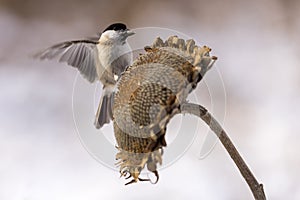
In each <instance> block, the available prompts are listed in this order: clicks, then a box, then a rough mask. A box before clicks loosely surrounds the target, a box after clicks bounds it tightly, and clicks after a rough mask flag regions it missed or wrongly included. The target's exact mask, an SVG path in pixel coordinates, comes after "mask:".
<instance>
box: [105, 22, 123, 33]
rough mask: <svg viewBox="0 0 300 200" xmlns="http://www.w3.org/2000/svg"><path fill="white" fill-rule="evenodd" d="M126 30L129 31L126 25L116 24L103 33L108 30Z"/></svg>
mask: <svg viewBox="0 0 300 200" xmlns="http://www.w3.org/2000/svg"><path fill="white" fill-rule="evenodd" d="M126 29H127V27H126V25H125V24H122V23H115V24H112V25H110V26H108V27H107V28H106V29H105V30H104V31H103V32H105V31H108V30H114V31H119V30H126Z"/></svg>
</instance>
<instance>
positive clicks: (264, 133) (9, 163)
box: [0, 0, 300, 200]
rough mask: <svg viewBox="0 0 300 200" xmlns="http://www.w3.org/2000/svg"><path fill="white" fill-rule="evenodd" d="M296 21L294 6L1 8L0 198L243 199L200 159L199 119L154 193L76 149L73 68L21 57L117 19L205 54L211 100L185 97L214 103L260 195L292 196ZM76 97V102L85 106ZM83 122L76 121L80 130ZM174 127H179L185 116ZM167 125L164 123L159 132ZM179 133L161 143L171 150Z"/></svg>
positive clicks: (221, 160) (229, 179)
mask: <svg viewBox="0 0 300 200" xmlns="http://www.w3.org/2000/svg"><path fill="white" fill-rule="evenodd" d="M299 18H300V1H297V0H262V1H258V0H254V1H238V0H226V1H179V0H176V1H166V0H165V1H163V0H160V1H158V0H157V1H156V0H152V1H133V0H124V1H116V0H107V1H96V0H89V1H79V0H75V1H72V0H64V1H61V0H51V1H49V0H48V1H46V0H39V1H38V0H23V1H21V0H0V30H1V31H0V91H1V96H0V199H1V200H2V199H3V200H40V199H43V200H48V199H49V200H53V199H64V200H65V199H66V200H67V199H72V200H84V199H87V200H96V199H97V200H99V199H131V200H136V199H145V200H147V199H149V200H150V199H151V200H152V199H166V198H168V199H230V200H234V199H253V198H252V195H251V193H250V190H249V189H248V186H247V185H246V183H245V181H244V180H243V179H242V177H241V175H240V174H239V172H238V170H237V168H236V167H235V165H234V163H233V162H232V160H231V159H230V158H229V156H228V154H227V152H226V151H225V150H224V148H223V147H222V146H221V145H220V144H219V143H218V144H217V145H216V146H215V148H214V149H213V151H212V152H211V153H210V154H209V155H208V156H207V157H206V158H204V159H199V152H200V150H201V145H202V144H203V143H204V142H205V138H206V133H207V127H206V126H205V124H204V123H201V122H199V124H198V125H199V130H203V131H199V132H197V133H196V138H194V140H193V141H191V142H193V143H192V144H191V146H190V148H188V150H187V151H186V152H185V153H184V154H183V155H181V156H180V158H179V159H178V160H177V161H176V162H173V163H172V164H170V165H168V167H165V168H163V169H161V170H160V180H159V182H158V183H157V184H156V185H151V184H149V183H139V184H133V185H130V186H126V187H125V186H124V183H125V181H124V180H123V179H119V173H118V172H117V171H116V170H112V169H111V168H109V167H107V166H105V165H103V164H101V163H100V162H98V160H97V159H94V158H93V156H91V155H90V154H89V153H88V152H87V150H86V147H84V146H83V145H82V141H81V140H80V139H79V137H78V134H77V130H76V126H75V124H74V120H73V110H72V94H73V84H74V80H75V77H76V75H77V71H76V70H75V69H74V68H72V67H69V66H66V65H65V64H58V63H56V62H53V61H47V62H40V61H37V60H34V59H32V57H31V55H32V54H34V53H35V52H37V51H38V50H40V49H43V48H45V47H48V46H50V45H52V44H55V43H57V42H61V41H65V40H70V39H80V38H84V37H86V36H91V35H94V34H95V33H97V32H99V31H101V30H103V29H104V28H106V27H107V26H108V25H109V24H111V23H113V22H119V21H122V22H125V23H126V24H127V25H128V26H129V27H130V28H143V27H163V28H169V29H173V30H176V31H179V32H182V33H184V34H186V35H188V36H190V37H192V38H194V39H196V40H197V41H198V42H199V43H201V45H203V44H206V45H208V46H210V47H211V48H212V49H213V52H212V54H213V55H216V56H218V58H219V59H218V61H217V64H216V65H215V66H214V69H213V70H215V71H213V70H212V72H208V73H207V74H206V81H207V82H206V83H207V84H208V86H207V87H208V88H209V89H210V90H211V91H213V93H214V95H213V96H214V99H213V100H212V99H209V98H207V94H206V93H207V91H206V90H207V87H206V86H205V84H204V83H201V84H199V86H198V88H197V90H196V91H195V93H194V94H193V95H194V96H196V97H197V99H198V103H201V104H203V105H204V106H206V107H208V108H209V109H210V108H211V107H212V105H211V102H212V101H213V104H214V110H215V111H214V112H216V113H217V114H216V117H217V119H218V120H219V121H221V122H223V125H224V127H225V129H226V130H227V132H228V133H229V135H230V137H231V138H232V140H233V142H234V143H235V144H236V146H237V148H238V149H239V151H240V152H241V154H242V156H243V157H244V158H245V160H246V161H247V163H248V164H249V166H250V168H251V169H252V170H253V173H254V174H255V175H256V177H257V178H258V180H259V181H260V182H262V183H263V184H264V185H265V192H266V194H267V197H268V199H273V200H280V199H290V200H296V199H300V184H299V179H300V173H299V166H300V123H299V122H298V120H299V116H300V107H299V101H300V88H299V87H300V56H299V55H300V39H299V33H300V20H299ZM158 34H159V33H158ZM216 71H218V72H220V74H221V77H222V80H223V83H224V88H225V92H226V96H224V90H223V87H220V77H217V75H218V73H217V72H216ZM78 78H80V77H78ZM214 80H216V81H215V82H214ZM83 82H84V81H83ZM89 87H90V88H92V90H93V89H94V88H95V85H89ZM205 91H206V92H205ZM83 94H84V93H82V95H80V90H79V96H77V97H76V98H79V99H77V100H78V101H79V102H80V101H83V102H89V101H90V100H89V99H86V96H84V95H83ZM80 98H82V99H80ZM223 105H224V106H225V108H224V106H223ZM77 108H78V107H77ZM78 109H80V108H78ZM81 109H82V110H85V107H84V106H83V107H82V108H81ZM218 109H219V110H218ZM218 112H219V113H220V114H218ZM93 116H94V113H93V112H90V115H88V116H86V117H85V115H84V116H83V118H86V120H87V121H90V128H91V129H93ZM187 119H188V120H187ZM176 120H177V121H179V122H189V118H188V116H185V117H182V118H177V119H174V121H175V122H176ZM191 126H192V124H191ZM176 129H178V127H177V123H174V122H173V123H172V122H171V124H170V129H169V130H176ZM111 130H112V129H111V124H110V126H107V127H105V129H104V131H103V133H98V134H105V137H106V138H107V139H108V140H109V141H111V140H112V142H113V137H112V135H113V134H112V133H110V132H111ZM175 132H176V131H175ZM183 132H184V131H183ZM186 132H189V130H187V131H186ZM80 134H82V132H81V133H80ZM167 134H168V133H167ZM178 134H182V133H177V135H176V134H175V135H174V133H173V134H172V131H170V134H168V135H167V140H168V142H169V144H170V146H171V144H172V141H175V140H176V137H177V136H178ZM99 145H101V143H99ZM104 154H105V152H104ZM111 159H112V160H113V159H114V158H111ZM167 159H168V158H166V160H167Z"/></svg>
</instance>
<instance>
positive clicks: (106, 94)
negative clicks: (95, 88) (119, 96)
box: [94, 88, 114, 129]
mask: <svg viewBox="0 0 300 200" xmlns="http://www.w3.org/2000/svg"><path fill="white" fill-rule="evenodd" d="M113 99H114V92H113V91H111V89H108V88H104V90H103V93H102V96H101V99H100V102H99V107H98V110H97V113H96V118H95V122H94V125H95V127H96V128H97V129H99V128H101V127H102V126H103V125H104V124H108V123H109V122H110V120H112V117H113V114H112V106H113Z"/></svg>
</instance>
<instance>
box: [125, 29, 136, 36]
mask: <svg viewBox="0 0 300 200" xmlns="http://www.w3.org/2000/svg"><path fill="white" fill-rule="evenodd" d="M134 34H135V32H133V31H131V30H129V29H127V30H126V36H127V37H129V36H132V35H134Z"/></svg>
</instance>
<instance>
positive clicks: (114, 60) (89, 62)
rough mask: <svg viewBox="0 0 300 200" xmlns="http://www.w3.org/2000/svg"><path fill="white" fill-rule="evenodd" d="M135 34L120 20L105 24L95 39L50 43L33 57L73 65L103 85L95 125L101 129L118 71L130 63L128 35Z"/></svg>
mask: <svg viewBox="0 0 300 200" xmlns="http://www.w3.org/2000/svg"><path fill="white" fill-rule="evenodd" d="M134 34H135V33H134V32H133V31H131V30H129V29H128V28H127V27H126V25H125V24H123V23H114V24H111V25H110V26H108V27H107V28H106V29H105V30H104V31H103V32H102V33H101V34H100V35H99V37H98V38H97V39H85V40H73V41H67V42H62V43H59V44H56V45H53V46H51V47H49V48H47V49H45V50H43V51H41V52H39V53H38V54H36V56H35V57H37V58H40V59H41V60H44V59H55V58H56V59H57V58H58V61H59V62H66V63H67V64H68V65H71V66H73V67H76V68H77V69H78V70H79V72H80V73H81V75H82V76H83V77H84V78H86V79H87V80H88V81H89V82H91V83H93V82H95V81H96V80H98V81H100V82H101V83H102V85H103V92H102V96H101V99H100V102H99V107H98V110H97V113H96V118H95V122H94V125H95V126H96V128H98V129H99V128H101V127H102V126H103V125H104V124H106V123H109V122H110V120H111V119H112V105H113V102H112V101H113V96H114V88H115V85H116V82H117V80H118V79H119V77H120V75H121V73H122V72H123V71H125V69H126V67H127V66H129V65H130V64H131V62H132V54H131V48H130V46H129V44H128V42H127V38H128V37H129V36H131V35H134Z"/></svg>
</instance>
